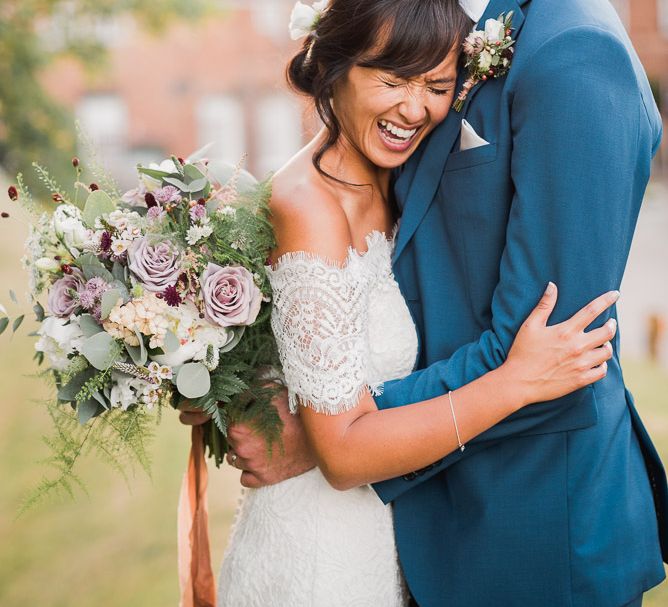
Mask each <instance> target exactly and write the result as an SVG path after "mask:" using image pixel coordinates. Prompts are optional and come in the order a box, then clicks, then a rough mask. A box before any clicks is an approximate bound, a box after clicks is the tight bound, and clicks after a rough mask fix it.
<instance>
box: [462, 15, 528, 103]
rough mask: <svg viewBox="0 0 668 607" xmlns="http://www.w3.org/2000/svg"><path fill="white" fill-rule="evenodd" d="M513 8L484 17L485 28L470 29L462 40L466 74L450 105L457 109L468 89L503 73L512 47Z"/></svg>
mask: <svg viewBox="0 0 668 607" xmlns="http://www.w3.org/2000/svg"><path fill="white" fill-rule="evenodd" d="M512 31H513V12H512V11H510V12H509V13H508V14H507V15H505V14H501V15H500V16H499V18H498V19H487V21H486V22H485V30H484V31H482V30H473V31H472V32H471V33H470V34H469V35H468V36H467V37H466V39H465V40H464V44H463V50H464V55H465V56H466V63H465V65H464V67H465V68H466V69H467V70H468V73H469V77H468V78H467V79H466V82H464V86H463V87H462V90H461V91H460V93H459V95H457V99H456V100H455V102H454V104H453V106H452V107H453V108H454V109H455V111H457V112H461V110H462V108H463V107H464V102H465V101H466V98H467V97H468V95H469V93H470V92H471V89H472V88H473V87H474V86H475V85H476V84H478V83H479V82H485V81H486V80H488V79H489V78H500V77H501V76H505V75H506V74H507V73H508V70H509V69H510V64H511V63H512V60H513V53H514V52H515V49H514V48H513V45H514V44H515V40H513V37H512V35H511V34H512Z"/></svg>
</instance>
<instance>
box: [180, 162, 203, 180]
mask: <svg viewBox="0 0 668 607" xmlns="http://www.w3.org/2000/svg"><path fill="white" fill-rule="evenodd" d="M183 172H184V173H185V174H186V177H188V179H190V180H191V181H196V180H201V179H204V180H205V181H208V180H207V179H206V176H205V175H204V173H202V171H200V170H199V169H198V168H197V167H196V166H195V165H194V164H187V165H186V166H184V167H183Z"/></svg>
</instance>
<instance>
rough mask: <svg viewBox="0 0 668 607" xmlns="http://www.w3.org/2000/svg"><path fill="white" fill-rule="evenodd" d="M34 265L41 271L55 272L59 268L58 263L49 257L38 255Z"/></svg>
mask: <svg viewBox="0 0 668 607" xmlns="http://www.w3.org/2000/svg"><path fill="white" fill-rule="evenodd" d="M35 267H36V268H37V269H38V270H41V271H42V272H57V271H58V269H59V268H60V264H59V263H58V262H57V261H56V260H55V259H51V258H50V257H40V258H39V259H38V260H37V261H36V262H35Z"/></svg>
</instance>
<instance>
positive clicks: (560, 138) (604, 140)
mask: <svg viewBox="0 0 668 607" xmlns="http://www.w3.org/2000/svg"><path fill="white" fill-rule="evenodd" d="M511 69H512V68H511ZM518 69H521V70H522V72H521V73H520V74H516V76H517V79H516V81H517V82H518V85H517V87H516V89H515V91H514V95H513V97H512V98H511V101H510V103H511V127H512V138H513V139H512V145H513V154H512V161H511V171H512V179H513V183H514V186H515V194H514V198H513V200H512V204H511V209H510V215H509V221H508V227H507V235H506V246H505V249H504V253H503V256H502V259H501V266H500V278H499V283H498V285H497V286H496V289H495V291H494V296H493V301H492V317H493V318H492V326H491V328H490V329H489V330H488V331H485V332H484V333H483V334H482V335H481V336H480V338H479V340H478V341H477V342H474V343H469V344H466V345H464V346H462V347H461V348H459V349H458V350H456V351H455V352H454V353H453V355H452V356H451V357H450V358H449V359H447V360H442V361H439V362H436V363H434V364H432V365H431V366H429V367H428V368H426V369H423V370H420V371H416V372H415V373H413V374H412V375H410V376H408V377H407V378H405V379H403V380H398V381H395V382H389V383H387V384H386V385H385V391H384V393H383V395H382V396H380V397H378V398H377V399H376V402H377V405H378V407H379V408H381V409H385V408H391V407H396V406H403V405H406V404H410V403H415V402H419V401H422V400H427V399H430V398H434V397H436V396H438V395H441V394H444V393H446V392H448V391H449V390H454V389H456V388H458V387H461V386H462V385H464V384H466V383H468V382H471V381H473V380H474V379H476V378H478V377H480V376H481V375H483V374H484V373H486V372H488V371H490V370H492V369H494V368H496V367H498V366H499V365H500V364H502V363H503V361H504V360H505V357H506V355H507V353H508V351H509V350H510V347H511V345H512V342H513V339H514V337H515V335H516V334H517V331H518V329H519V327H520V326H521V324H522V322H523V321H524V320H525V319H526V317H527V316H528V315H529V313H530V312H531V310H532V309H533V307H534V306H535V305H536V303H537V302H538V300H539V299H540V295H541V294H542V292H543V290H544V289H545V286H546V284H547V282H548V281H549V280H552V281H554V282H555V283H557V285H558V286H559V302H558V306H557V309H556V310H555V313H554V314H553V316H552V317H551V320H550V322H551V324H554V323H556V322H561V321H563V320H565V319H567V318H568V317H570V316H571V315H572V314H574V313H575V312H576V311H577V310H579V309H580V308H581V307H582V306H584V305H585V304H586V303H588V302H589V301H591V300H592V299H594V298H595V297H596V296H598V295H600V294H602V293H604V292H606V291H608V290H611V289H618V288H619V286H620V283H621V280H622V275H623V272H624V267H625V264H626V260H627V257H628V252H629V247H630V243H631V238H632V234H633V230H634V228H635V222H636V219H637V215H638V211H639V206H640V201H641V200H642V194H643V192H644V188H645V186H646V183H647V180H648V177H649V168H650V164H651V156H652V144H653V143H654V141H653V138H650V136H649V135H648V134H646V136H644V137H641V130H642V129H644V130H642V133H646V131H648V130H649V126H648V121H647V110H646V109H645V107H644V106H643V101H642V97H641V95H640V90H639V85H638V80H637V77H636V74H635V72H634V69H633V66H632V63H631V59H630V57H629V55H628V51H627V50H626V48H625V47H624V45H623V44H622V43H620V42H619V41H618V40H617V39H616V38H614V37H613V36H612V35H610V34H608V33H607V32H604V31H602V30H598V29H594V28H588V27H587V28H584V27H583V28H577V29H573V30H568V31H565V32H563V33H560V34H559V35H557V36H556V37H554V38H552V39H551V40H549V41H547V42H546V43H544V45H543V46H542V47H541V48H540V49H539V50H538V51H537V52H536V53H535V55H534V56H533V57H532V58H531V60H530V61H529V62H528V63H525V64H524V65H523V66H522V67H521V68H518ZM652 109H654V108H652ZM607 318H609V314H608V315H607V316H605V317H603V318H602V319H601V320H600V321H597V323H596V326H600V325H601V324H602V323H603V322H604V321H605V320H607ZM591 391H592V388H591V387H588V388H585V389H584V390H580V391H578V392H574V393H572V394H570V395H568V396H566V397H564V398H563V399H559V400H557V401H551V402H550V403H541V404H536V405H531V406H529V407H526V408H525V409H523V410H521V411H519V412H518V413H516V414H515V415H513V416H511V417H509V418H507V419H506V420H504V421H503V422H501V423H500V424H498V425H497V426H495V427H494V428H491V429H490V430H488V431H487V432H485V433H484V434H482V435H480V436H479V437H477V438H476V439H475V440H474V441H472V442H471V443H470V444H469V445H468V447H467V449H466V451H464V452H463V453H461V452H459V451H458V452H456V453H453V454H451V455H450V456H448V457H446V458H445V459H444V460H442V461H441V462H438V463H437V464H434V465H433V466H432V467H431V468H430V469H429V470H427V471H421V472H422V474H420V475H419V476H418V477H414V478H412V479H410V480H412V481H413V482H412V483H411V482H407V481H406V480H405V477H404V479H393V480H390V481H386V482H385V483H379V484H378V485H376V486H375V489H376V491H377V492H378V494H379V495H380V497H381V498H382V499H383V500H384V501H386V502H389V501H392V500H393V499H394V498H396V497H397V496H398V495H400V494H401V493H403V492H405V491H407V490H409V489H410V488H412V487H413V486H415V484H416V483H420V482H423V481H424V480H427V479H428V478H430V477H431V476H433V475H434V474H436V473H437V472H439V471H440V470H443V469H445V468H447V467H448V466H450V465H452V464H454V463H456V462H457V461H459V460H460V459H462V458H463V457H468V456H470V455H471V454H473V453H475V452H476V451H479V450H480V449H482V448H485V447H486V446H489V445H490V444H492V443H493V442H494V441H499V440H504V439H507V438H512V437H517V436H522V435H528V434H540V433H546V432H550V431H554V429H555V427H557V424H554V420H556V419H558V418H559V416H563V415H564V412H566V411H568V410H571V413H572V412H574V411H577V407H578V406H582V403H583V401H585V400H588V401H591V400H592V399H591ZM588 396H589V398H587V397H588ZM590 404H591V402H590ZM594 421H595V420H594ZM594 421H591V422H590V424H589V425H591V423H594ZM562 429H563V428H562Z"/></svg>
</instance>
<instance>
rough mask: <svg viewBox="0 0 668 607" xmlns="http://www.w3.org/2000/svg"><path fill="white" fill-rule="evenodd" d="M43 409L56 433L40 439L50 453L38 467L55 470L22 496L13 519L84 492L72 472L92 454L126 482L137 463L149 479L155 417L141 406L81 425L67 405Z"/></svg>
mask: <svg viewBox="0 0 668 607" xmlns="http://www.w3.org/2000/svg"><path fill="white" fill-rule="evenodd" d="M47 411H48V413H49V416H50V417H51V421H52V422H53V428H54V432H53V435H52V436H43V437H42V440H43V441H44V443H45V444H46V445H47V446H48V447H49V450H50V455H49V456H48V457H47V458H46V459H44V460H42V462H41V463H45V464H47V465H48V466H50V467H51V468H53V469H54V470H55V474H54V475H53V476H45V477H43V478H42V480H41V481H40V482H39V484H38V485H37V486H36V487H35V488H34V489H33V490H32V491H31V492H29V493H28V494H27V495H26V496H25V497H24V499H23V501H22V503H21V506H20V508H19V512H18V514H17V518H18V517H20V516H21V515H23V514H24V513H25V512H27V511H28V510H30V509H32V508H33V507H34V506H36V505H37V504H39V503H41V502H42V501H44V500H45V499H46V498H52V497H56V496H59V497H69V498H74V495H75V494H74V491H75V489H76V488H77V487H78V488H79V489H80V490H82V491H83V492H84V493H86V494H87V491H86V486H85V484H84V483H83V481H82V480H81V478H80V477H79V475H78V474H77V471H76V470H77V464H78V463H79V461H80V460H81V458H82V456H87V455H89V454H90V453H95V454H96V455H97V456H98V457H99V458H100V459H101V460H102V461H103V462H104V463H105V464H108V465H110V466H111V467H112V468H113V469H114V470H116V472H118V473H119V474H120V475H121V476H122V477H123V478H124V479H125V481H126V483H128V484H129V474H128V473H134V472H135V470H136V466H137V465H139V466H140V467H141V468H142V469H143V470H144V471H145V472H146V474H147V475H149V476H150V474H151V472H150V470H151V460H150V456H149V451H148V448H147V447H148V443H149V442H150V441H151V440H152V438H153V436H154V433H155V426H156V416H155V415H153V414H152V413H151V412H149V411H147V410H146V409H145V408H143V407H134V408H131V409H129V410H128V411H122V410H120V409H112V410H110V411H108V412H106V413H105V414H104V415H100V416H98V417H95V418H93V419H92V420H91V421H90V422H88V423H87V424H86V425H85V426H81V425H80V424H79V419H78V416H77V413H76V411H74V410H72V409H71V408H70V407H64V406H63V405H62V404H59V403H57V402H50V403H48V404H47Z"/></svg>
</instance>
